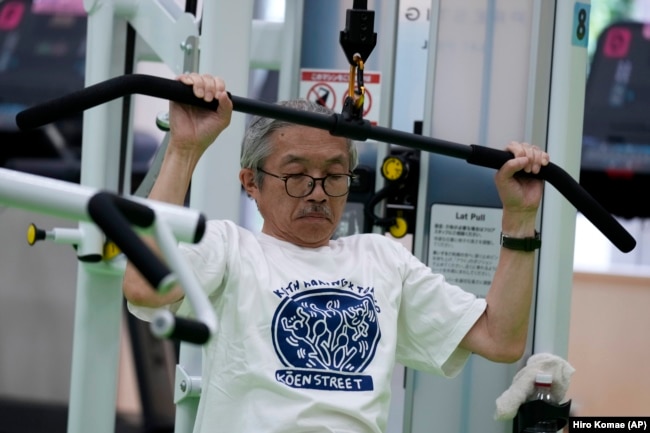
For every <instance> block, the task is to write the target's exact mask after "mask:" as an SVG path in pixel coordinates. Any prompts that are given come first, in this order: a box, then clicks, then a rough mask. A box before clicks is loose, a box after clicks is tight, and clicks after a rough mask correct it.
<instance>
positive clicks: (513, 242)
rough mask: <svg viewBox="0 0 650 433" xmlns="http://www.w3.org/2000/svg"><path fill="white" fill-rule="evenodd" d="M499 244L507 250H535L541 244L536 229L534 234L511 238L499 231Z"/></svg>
mask: <svg viewBox="0 0 650 433" xmlns="http://www.w3.org/2000/svg"><path fill="white" fill-rule="evenodd" d="M500 242H501V246H502V247H504V248H508V249H509V250H517V251H535V250H536V249H538V248H539V247H541V246H542V239H541V236H540V234H539V232H538V231H537V230H535V236H533V237H528V238H513V237H512V236H508V235H505V234H503V232H501V241H500Z"/></svg>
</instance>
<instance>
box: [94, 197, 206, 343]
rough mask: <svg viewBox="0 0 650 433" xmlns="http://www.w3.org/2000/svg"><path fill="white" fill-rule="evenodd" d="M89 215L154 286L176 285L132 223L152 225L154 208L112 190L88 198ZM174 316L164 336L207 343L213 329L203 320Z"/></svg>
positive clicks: (164, 288)
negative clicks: (132, 226)
mask: <svg viewBox="0 0 650 433" xmlns="http://www.w3.org/2000/svg"><path fill="white" fill-rule="evenodd" d="M88 214H89V215H90V217H91V218H92V220H93V221H94V222H95V223H96V224H97V226H98V227H99V228H101V229H102V231H103V232H104V233H105V234H106V236H107V237H108V238H109V239H110V240H111V241H113V242H114V243H115V245H117V246H118V247H119V248H120V250H121V251H122V252H123V253H124V255H125V256H127V257H128V258H129V260H131V262H132V263H133V265H134V266H135V267H136V268H138V270H139V271H140V273H142V275H143V276H144V277H145V278H146V280H147V281H148V282H149V284H151V286H152V287H154V288H155V289H156V290H166V289H169V288H171V286H172V285H174V284H176V278H175V277H174V275H173V274H172V272H171V271H170V270H169V268H168V267H167V265H165V264H164V263H163V262H162V261H161V260H160V258H158V256H156V255H155V254H154V253H153V252H152V251H151V249H149V247H147V245H146V244H145V243H144V242H143V241H142V240H141V239H140V237H139V236H138V235H137V234H136V233H135V231H134V230H133V229H132V228H131V225H130V224H134V225H136V226H139V227H143V228H146V227H150V226H151V225H152V224H153V223H154V222H155V218H156V215H155V212H154V211H153V210H151V209H150V208H148V207H147V206H145V205H142V204H140V203H136V202H134V201H131V200H128V199H125V198H123V197H120V196H118V195H115V194H113V193H111V192H108V191H100V192H98V193H96V194H95V195H93V196H92V197H91V198H90V200H88ZM170 314H171V313H170ZM172 319H173V320H170V324H169V329H168V330H167V332H166V333H165V334H164V335H163V336H164V337H166V338H173V339H178V340H183V341H187V342H189V343H195V344H204V343H205V342H207V341H208V339H209V338H210V330H209V328H208V327H207V325H205V324H204V323H202V322H200V321H196V320H191V319H183V318H180V317H173V318H172Z"/></svg>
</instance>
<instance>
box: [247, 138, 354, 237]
mask: <svg viewBox="0 0 650 433" xmlns="http://www.w3.org/2000/svg"><path fill="white" fill-rule="evenodd" d="M272 142H273V151H272V153H271V155H270V156H269V157H268V158H267V160H266V162H265V163H264V166H263V167H261V168H262V169H263V170H264V171H266V172H268V173H272V174H274V175H278V176H281V177H283V176H288V175H293V174H308V175H310V176H312V177H315V178H321V177H325V176H327V175H328V174H349V173H350V157H349V153H348V148H347V143H346V140H345V139H344V138H342V137H334V136H332V135H330V133H329V132H327V131H324V130H320V129H316V128H310V127H306V126H290V127H286V128H282V129H279V130H277V131H275V132H274V133H273V135H272ZM240 179H241V181H242V184H243V185H244V187H245V189H246V191H247V192H248V194H249V195H250V196H251V197H253V199H255V201H256V202H257V207H258V209H259V211H260V213H261V215H262V217H263V218H264V224H263V226H262V232H263V233H266V234H268V235H271V236H274V237H276V238H279V239H282V240H285V241H288V242H291V243H294V244H296V245H299V246H304V247H319V246H324V245H327V244H328V242H329V240H330V238H331V236H332V234H333V233H334V231H335V230H336V227H337V225H338V222H339V220H340V219H341V215H342V214H343V211H344V208H345V203H346V200H347V195H345V196H342V197H330V196H328V195H327V194H325V191H323V185H322V182H321V181H317V182H316V186H315V188H314V190H313V191H312V192H311V193H310V194H309V195H307V196H305V197H302V198H295V197H291V196H289V195H288V194H287V192H286V189H285V184H284V182H283V181H282V180H280V179H277V178H275V177H273V176H269V175H265V177H264V183H263V185H262V187H261V188H259V186H258V185H256V184H255V183H254V178H253V172H252V170H250V169H243V170H242V172H241V174H240Z"/></svg>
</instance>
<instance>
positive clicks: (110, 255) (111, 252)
mask: <svg viewBox="0 0 650 433" xmlns="http://www.w3.org/2000/svg"><path fill="white" fill-rule="evenodd" d="M120 253H121V251H120V249H119V248H118V247H117V245H115V244H114V243H113V242H111V241H108V242H106V243H105V244H104V254H103V258H104V260H112V259H114V258H115V257H117V256H118V255H120Z"/></svg>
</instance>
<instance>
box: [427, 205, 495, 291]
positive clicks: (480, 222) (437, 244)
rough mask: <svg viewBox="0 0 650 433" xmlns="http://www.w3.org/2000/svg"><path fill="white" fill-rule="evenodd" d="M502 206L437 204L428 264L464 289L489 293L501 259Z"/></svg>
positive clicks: (432, 209) (433, 218) (432, 225)
mask: <svg viewBox="0 0 650 433" xmlns="http://www.w3.org/2000/svg"><path fill="white" fill-rule="evenodd" d="M502 213H503V211H502V210H501V209H500V208H488V207H477V206H457V205H446V204H433V205H432V206H431V227H430V229H429V256H428V263H427V264H428V265H429V267H430V268H431V269H433V271H434V272H437V273H440V274H443V275H444V276H445V278H446V279H447V280H448V281H449V282H451V283H453V284H456V285H458V286H460V287H462V288H463V289H465V290H467V291H469V292H472V293H474V294H476V295H478V296H485V295H486V294H487V291H488V289H489V288H490V284H491V283H492V277H493V275H494V271H495V270H496V266H497V262H498V260H499V249H500V245H499V237H500V235H501V215H502Z"/></svg>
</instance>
